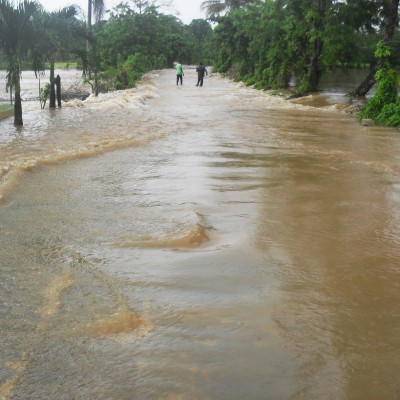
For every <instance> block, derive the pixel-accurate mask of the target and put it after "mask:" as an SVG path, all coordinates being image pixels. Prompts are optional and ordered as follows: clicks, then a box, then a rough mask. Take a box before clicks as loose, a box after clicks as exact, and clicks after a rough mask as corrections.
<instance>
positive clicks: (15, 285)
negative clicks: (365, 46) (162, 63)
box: [0, 69, 400, 400]
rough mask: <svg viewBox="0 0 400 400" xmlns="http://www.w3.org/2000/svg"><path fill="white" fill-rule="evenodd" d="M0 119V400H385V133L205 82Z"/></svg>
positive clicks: (395, 211) (391, 300)
mask: <svg viewBox="0 0 400 400" xmlns="http://www.w3.org/2000/svg"><path fill="white" fill-rule="evenodd" d="M195 82H196V77H195V73H194V70H191V69H187V71H185V77H184V85H183V86H182V87H176V85H175V75H174V71H173V70H164V71H160V72H154V73H152V74H149V75H148V76H147V77H146V79H145V80H144V81H143V82H142V83H141V85H140V86H139V87H138V88H137V89H134V90H128V91H121V92H115V93H110V94H106V95H101V96H99V97H98V98H88V99H87V100H86V101H83V102H82V101H78V100H76V101H73V102H70V103H67V104H65V106H64V107H63V108H62V109H61V110H55V111H52V112H50V111H48V110H43V111H42V110H38V109H37V108H38V106H35V107H34V106H32V105H29V104H27V105H25V106H24V107H25V108H24V110H25V113H24V123H25V125H24V127H23V128H21V129H16V128H14V126H13V125H12V120H10V119H5V120H3V121H1V122H0V176H1V186H0V196H1V204H0V229H1V246H0V263H1V264H0V318H1V325H0V399H2V400H3V399H5V400H16V399H30V400H32V399H38V400H39V399H40V400H42V399H57V400H61V399H66V400H69V399H85V400H86V399H100V400H101V399H104V400H105V399H115V400H125V399H130V400H132V399H140V400H142V399H143V400H145V399H146V400H147V399H165V400H178V399H179V400H183V399H185V400H186V399H187V400H206V399H212V400H214V399H215V400H225V399H226V400H236V399H237V400H239V399H240V400H242V399H252V400H255V399H257V400H258V399H260V400H265V399H268V400H269V399H271V400H281V399H282V400H284V399H291V400H293V399H304V400H325V399H335V400H336V399H341V400H347V399H348V400H358V399H359V400H376V399H385V400H391V399H393V400H395V399H398V398H400V376H399V371H400V307H399V304H400V276H399V272H400V136H399V132H398V131H396V130H391V129H383V128H377V127H364V126H361V125H360V124H359V123H358V122H357V121H356V120H355V119H354V117H352V116H349V115H345V114H343V113H341V112H339V111H338V110H337V108H336V107H335V106H334V105H332V104H330V102H329V101H328V102H327V104H328V105H327V106H325V107H320V108H315V107H310V106H305V105H301V104H295V103H294V102H292V103H291V102H288V101H284V100H282V99H279V98H276V97H272V96H269V95H268V94H267V93H264V92H261V91H255V90H253V89H251V88H246V87H243V86H241V85H239V84H235V83H233V82H231V81H228V80H225V79H222V78H220V77H218V76H217V75H211V76H210V77H208V78H206V80H205V84H204V86H203V87H202V88H199V87H195Z"/></svg>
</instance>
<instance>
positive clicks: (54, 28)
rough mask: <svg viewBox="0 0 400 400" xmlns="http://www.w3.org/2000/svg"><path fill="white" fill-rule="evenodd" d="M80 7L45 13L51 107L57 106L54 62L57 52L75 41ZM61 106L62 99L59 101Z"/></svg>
mask: <svg viewBox="0 0 400 400" xmlns="http://www.w3.org/2000/svg"><path fill="white" fill-rule="evenodd" d="M77 15H78V9H77V8H76V6H68V7H64V8H63V9H61V10H59V11H54V12H52V13H50V14H44V23H43V25H44V29H45V31H46V33H47V35H48V43H49V44H50V52H49V61H50V105H49V107H50V108H55V107H56V92H55V87H54V83H55V79H54V62H55V56H56V53H58V52H60V51H62V52H64V53H65V52H68V50H69V47H70V46H69V44H70V43H71V42H73V34H74V30H76V29H75V28H76V27H75V25H76V24H75V22H76V18H75V17H76V16H77ZM59 106H60V101H59Z"/></svg>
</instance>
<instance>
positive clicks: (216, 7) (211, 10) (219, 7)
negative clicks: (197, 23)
mask: <svg viewBox="0 0 400 400" xmlns="http://www.w3.org/2000/svg"><path fill="white" fill-rule="evenodd" d="M254 1H255V0H225V1H223V0H205V1H203V2H202V3H201V6H200V8H201V10H202V11H205V13H206V16H207V18H215V17H216V16H217V15H219V14H221V13H223V12H224V11H229V10H234V9H237V8H242V7H245V6H246V5H248V4H250V3H253V2H254Z"/></svg>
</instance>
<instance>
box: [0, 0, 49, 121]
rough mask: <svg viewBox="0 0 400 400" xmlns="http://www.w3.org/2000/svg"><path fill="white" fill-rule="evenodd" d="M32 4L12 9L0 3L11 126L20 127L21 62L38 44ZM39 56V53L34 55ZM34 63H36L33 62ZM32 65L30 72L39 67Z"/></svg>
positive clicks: (35, 8)
mask: <svg viewBox="0 0 400 400" xmlns="http://www.w3.org/2000/svg"><path fill="white" fill-rule="evenodd" d="M38 10H39V5H38V3H36V2H35V1H29V0H23V1H20V2H19V3H18V4H17V5H16V6H15V8H14V6H13V4H12V3H11V2H10V1H8V0H0V47H1V48H2V49H3V52H4V56H5V59H6V62H7V83H6V87H7V89H11V90H14V93H15V96H14V99H15V101H14V125H23V120H22V102H21V70H22V61H23V60H24V59H26V58H27V56H28V55H29V54H30V53H34V49H36V48H37V46H38V43H40V42H41V39H42V36H41V35H42V32H41V31H40V29H39V28H38V26H37V25H36V21H35V19H34V16H35V14H37V12H38ZM36 54H39V53H36ZM35 61H37V60H35ZM39 64H40V63H39V62H34V69H35V70H36V66H37V65H39Z"/></svg>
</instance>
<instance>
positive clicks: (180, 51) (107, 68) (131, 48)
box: [91, 2, 212, 91]
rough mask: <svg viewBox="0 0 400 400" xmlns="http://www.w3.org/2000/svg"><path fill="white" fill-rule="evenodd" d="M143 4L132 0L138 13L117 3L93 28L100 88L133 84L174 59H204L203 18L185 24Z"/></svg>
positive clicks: (94, 62)
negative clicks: (96, 27)
mask: <svg viewBox="0 0 400 400" xmlns="http://www.w3.org/2000/svg"><path fill="white" fill-rule="evenodd" d="M145 3H147V2H135V4H136V6H137V7H138V9H139V11H140V12H139V13H137V12H136V11H135V10H133V9H131V8H130V7H129V6H128V4H120V5H119V6H117V7H116V8H115V9H114V10H113V12H112V14H111V18H110V19H109V20H108V21H107V22H105V23H104V24H103V25H102V27H101V29H99V30H94V32H93V35H94V43H93V45H92V48H93V54H92V55H91V64H92V68H94V69H96V71H97V72H98V79H99V82H98V83H97V86H98V87H99V89H100V90H101V91H103V90H111V89H125V88H129V87H133V86H135V84H136V82H137V80H138V79H140V77H141V76H142V75H143V74H144V73H145V72H147V71H150V70H153V69H161V68H166V67H171V66H172V65H173V63H174V61H177V60H180V61H181V62H182V63H189V62H192V60H196V59H198V57H200V56H201V57H204V58H203V59H202V60H206V59H207V56H208V51H207V50H208V40H209V39H208V38H209V37H210V36H211V33H212V30H211V26H210V24H209V23H208V22H207V21H204V20H194V21H192V23H191V24H190V25H188V26H185V25H184V24H183V23H182V22H181V21H180V20H178V19H177V18H176V17H173V16H171V15H164V14H160V13H158V11H157V9H156V8H155V7H147V6H144V5H145ZM142 6H143V7H142Z"/></svg>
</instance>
